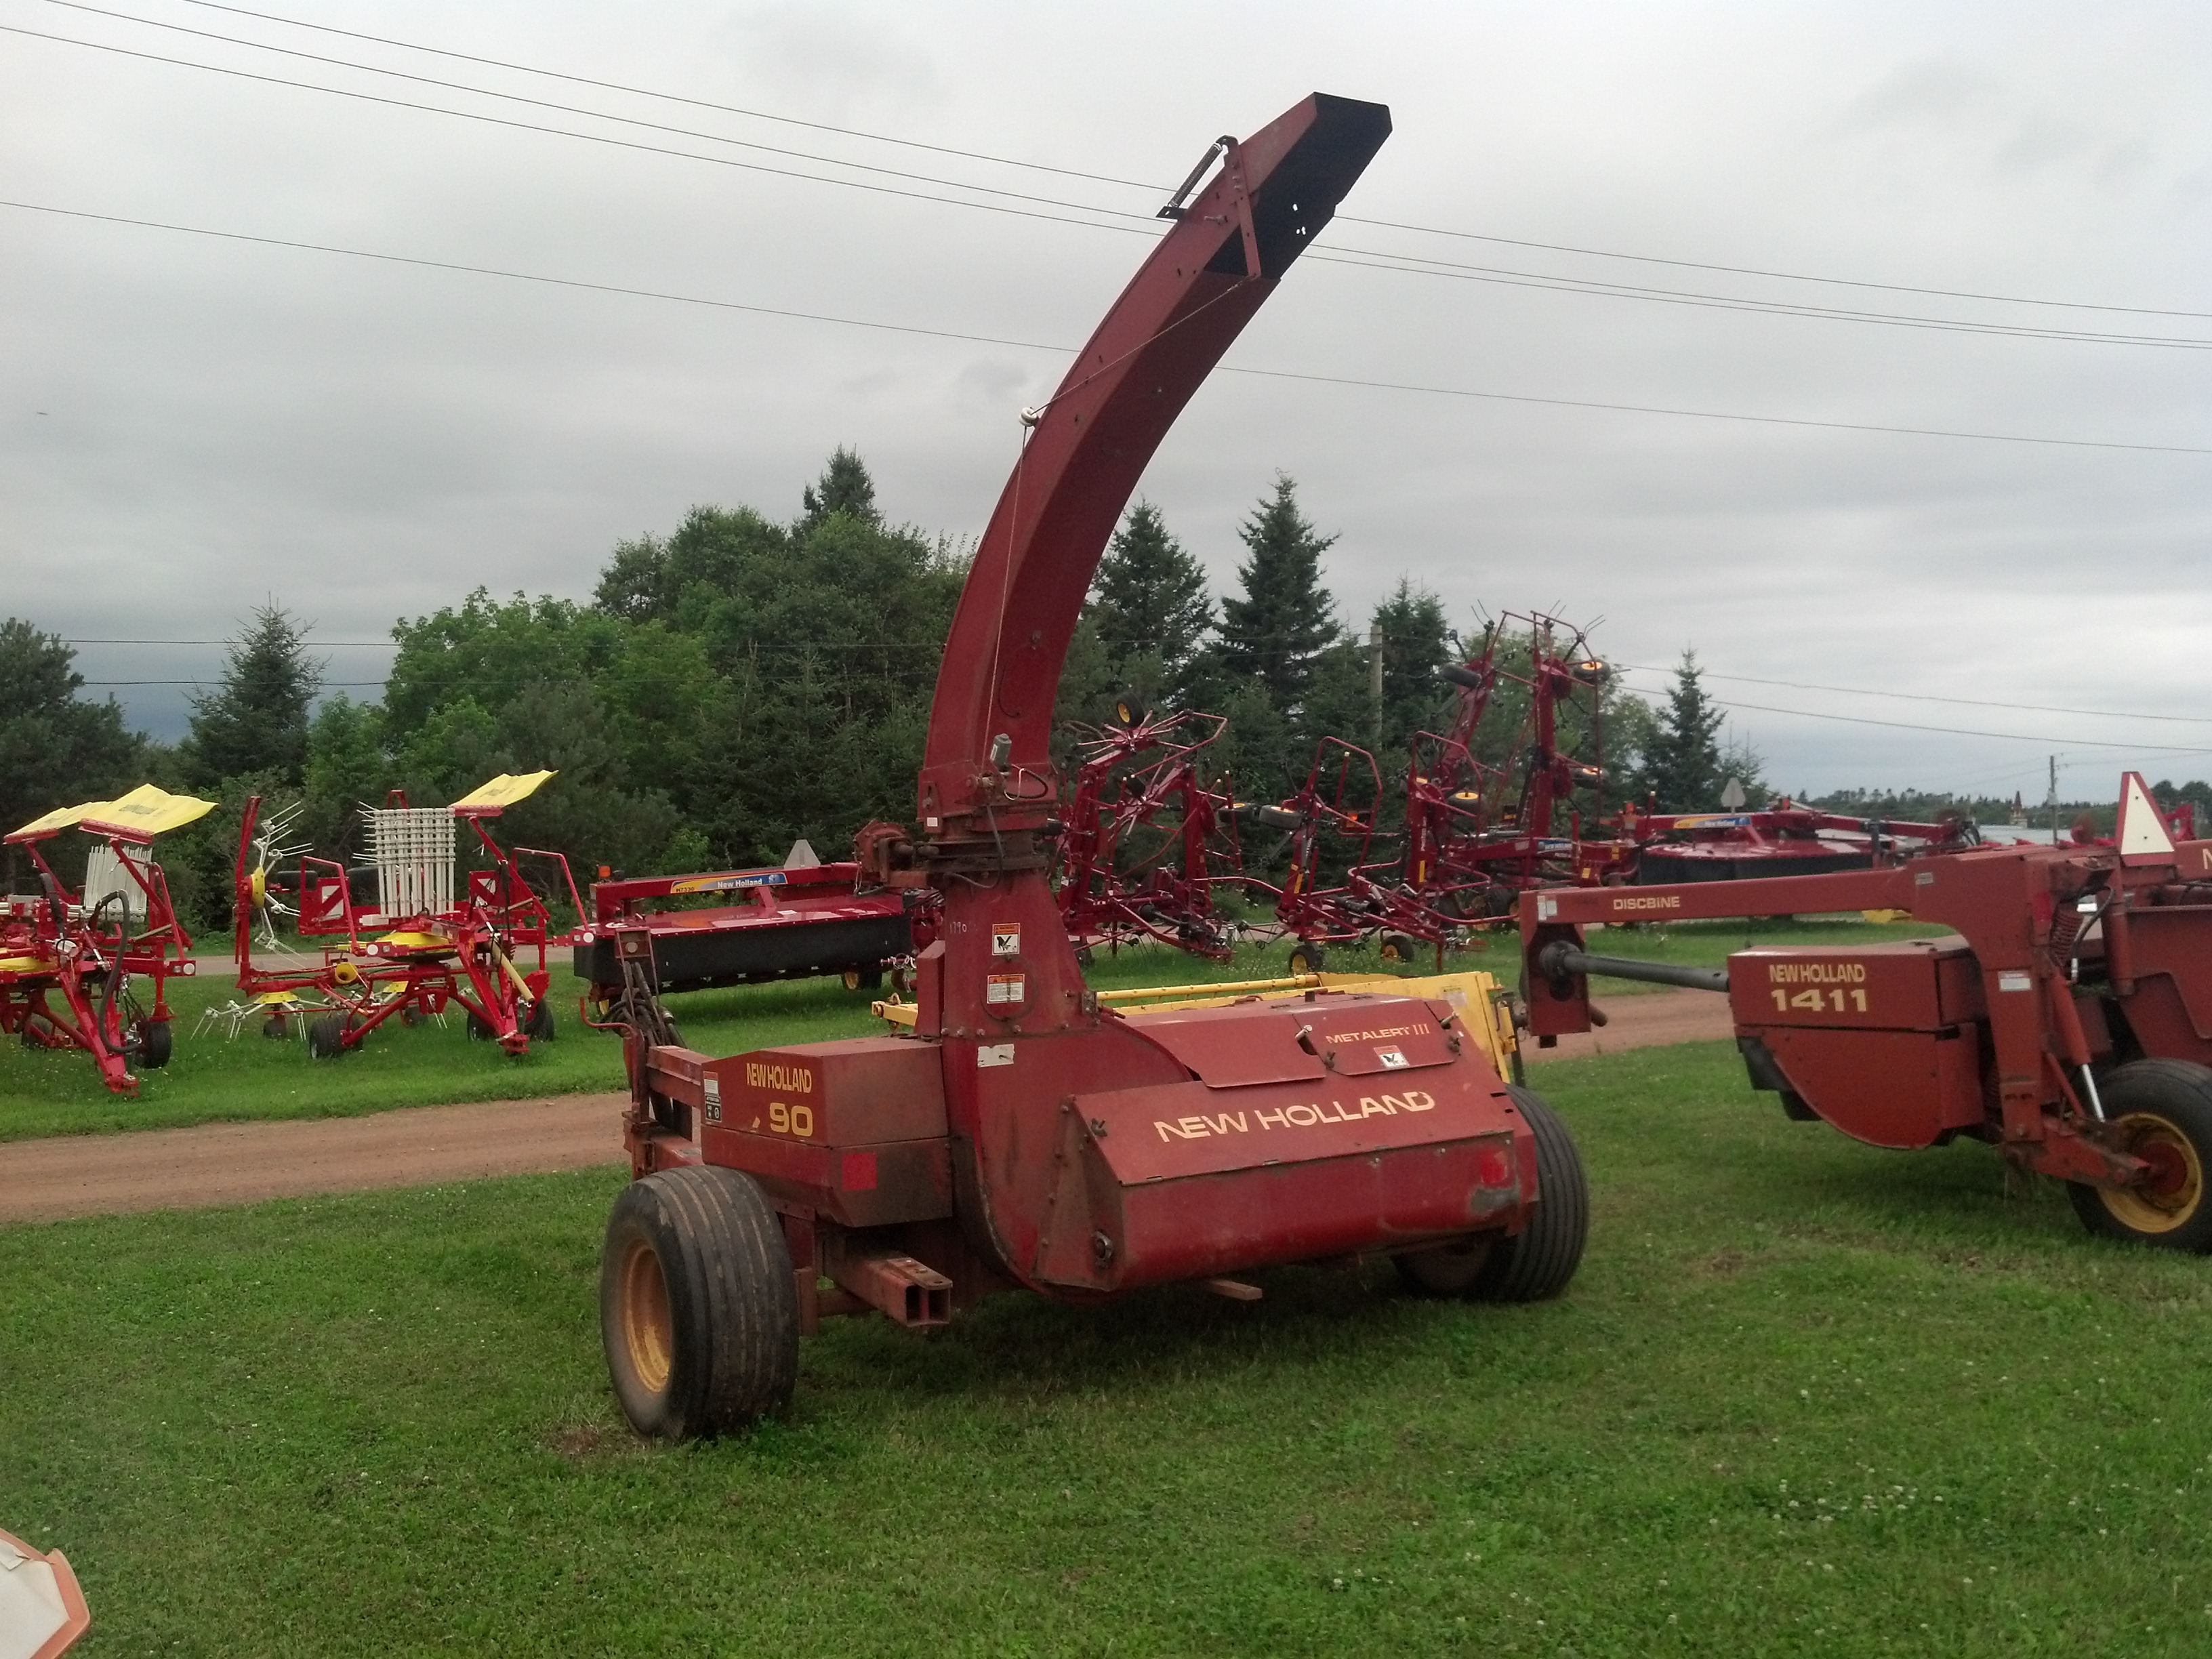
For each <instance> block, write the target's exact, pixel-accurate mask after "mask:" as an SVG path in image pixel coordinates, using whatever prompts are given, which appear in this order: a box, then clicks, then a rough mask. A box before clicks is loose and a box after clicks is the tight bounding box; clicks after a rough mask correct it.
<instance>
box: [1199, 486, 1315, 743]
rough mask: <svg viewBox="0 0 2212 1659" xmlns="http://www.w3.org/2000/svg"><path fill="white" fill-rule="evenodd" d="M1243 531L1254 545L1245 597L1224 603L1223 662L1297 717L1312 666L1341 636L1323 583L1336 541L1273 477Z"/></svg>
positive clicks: (1243, 579)
mask: <svg viewBox="0 0 2212 1659" xmlns="http://www.w3.org/2000/svg"><path fill="white" fill-rule="evenodd" d="M1238 534H1239V535H1240V536H1242V537H1243V542H1244V545H1245V546H1246V547H1247V548H1248V549H1249V550H1251V555H1252V556H1251V558H1250V559H1249V560H1248V561H1247V562H1245V563H1243V564H1242V565H1239V566H1238V567H1237V580H1238V581H1239V582H1240V583H1241V584H1242V586H1243V589H1244V596H1243V598H1242V599H1233V598H1232V599H1224V600H1223V601H1222V602H1221V641H1220V645H1219V647H1218V657H1219V659H1220V663H1221V666H1222V668H1223V669H1224V671H1225V672H1226V673H1228V674H1229V675H1230V676H1231V678H1257V679H1258V680H1259V681H1260V683H1261V684H1262V685H1264V686H1266V687H1267V696H1268V699H1269V700H1270V701H1271V702H1273V704H1274V705H1275V708H1276V709H1277V711H1278V712H1279V713H1280V714H1284V715H1285V716H1286V717H1293V718H1294V717H1295V716H1297V714H1299V713H1300V711H1302V710H1303V709H1304V706H1305V701H1306V695H1307V693H1308V692H1309V691H1310V690H1311V689H1312V685H1313V678H1314V668H1315V665H1316V662H1317V661H1318V660H1319V659H1320V657H1321V655H1322V653H1323V652H1324V651H1326V650H1328V647H1330V646H1331V645H1332V644H1334V642H1335V641H1336V638H1337V631H1338V630H1337V623H1336V617H1335V614H1334V613H1335V608H1336V607H1335V601H1334V600H1333V599H1330V597H1329V595H1328V592H1327V591H1326V590H1324V589H1323V588H1322V585H1321V556H1322V554H1323V553H1325V552H1327V551H1328V550H1329V548H1330V547H1332V546H1334V544H1335V542H1336V538H1335V537H1334V536H1323V535H1322V534H1320V533H1319V532H1317V531H1316V530H1315V529H1314V527H1313V526H1312V525H1311V524H1310V522H1308V520H1307V519H1306V516H1305V515H1304V513H1301V512H1299V511H1298V501H1297V484H1296V483H1294V482H1293V481H1292V480H1291V477H1289V475H1288V474H1286V473H1277V474H1276V475H1275V489H1274V493H1273V495H1272V496H1263V497H1262V498H1261V501H1260V505H1259V506H1258V507H1256V508H1255V509H1254V511H1253V513H1252V516H1251V517H1250V518H1249V519H1248V520H1246V521H1245V523H1244V525H1243V528H1242V530H1240V531H1239V532H1238Z"/></svg>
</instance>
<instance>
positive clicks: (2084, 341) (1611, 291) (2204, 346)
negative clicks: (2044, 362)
mask: <svg viewBox="0 0 2212 1659" xmlns="http://www.w3.org/2000/svg"><path fill="white" fill-rule="evenodd" d="M1347 254H1356V255H1358V256H1360V257H1358V258H1346V257H1345V256H1346V255H1347ZM1306 258H1310V259H1320V260H1323V261H1326V262H1327V263H1328V264H1342V265H1357V266H1359V267H1360V268H1361V269H1363V270H1396V271H1401V272H1403V273H1405V274H1406V275H1407V276H1436V277H1442V278H1445V279H1448V280H1451V281H1456V282H1464V283H1489V284H1492V286H1495V287H1499V288H1539V289H1550V290H1551V291H1552V292H1553V293H1555V294H1581V295H1589V296H1591V297H1593V298H1601V299H1611V300H1638V301H1644V303H1646V304H1651V305H1674V306H1690V307H1696V308H1698V309H1699V310H1705V311H1746V312H1754V313H1759V314H1760V315H1763V316H1769V317H1800V318H1805V319H1810V320H1813V321H1818V322H1839V323H1865V324H1871V325H1877V326H1881V327H1885V328H1912V329H1923V330H1929V331H1936V332H1938V333H1945V334H1989V335H1996V336H1998V337H2002V338H2007V339H2019V340H2061V341H2069V342H2071V343H2075V344H2077V345H2129V346H2155V347H2160V348H2163V349H2168V350H2182V351H2203V350H2208V349H2212V339H2202V338H2197V337H2192V336H2188V335H2163V334H2113V333H2107V332H2099V331H2093V330H2089V329H2066V328H2039V327H2036V326H2034V325H2029V324H2022V323H1996V322H1975V321H1972V320H1971V319H1965V318H1955V317H1917V316H1912V315H1909V314H1907V313H1900V312H1881V311H1850V310H1845V309H1844V308H1842V307H1836V306H1810V305H1802V304H1798V303H1796V302H1795V301H1784V300H1754V299H1748V298H1744V297H1741V296H1739V295H1724V294H1698V293H1692V292H1690V291H1688V290H1686V289H1653V288H1638V287H1635V286H1633V285H1631V284H1628V283H1602V282H1598V281H1596V280H1595V279H1589V278H1583V277H1574V276H1551V275H1548V274H1547V273H1542V272H1536V271H1518V270H1504V269H1499V268H1496V267H1485V266H1480V265H1455V264H1449V262H1448V261H1443V260H1425V261H1422V262H1420V263H1419V264H1413V263H1408V262H1407V256H1403V255H1397V254H1378V253H1376V252H1374V251H1373V250H1372V249H1368V248H1348V247H1346V246H1342V245H1341V244H1339V243H1323V244H1322V245H1321V246H1318V247H1316V249H1315V250H1314V251H1313V252H1310V253H1308V254H1307V255H1306Z"/></svg>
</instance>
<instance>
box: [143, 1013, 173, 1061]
mask: <svg viewBox="0 0 2212 1659" xmlns="http://www.w3.org/2000/svg"><path fill="white" fill-rule="evenodd" d="M176 1048H177V1034H176V1032H175V1031H174V1030H171V1029H170V1025H169V1022H168V1021H167V1020H166V1019H145V1020H141V1021H139V1022H138V1063H139V1064H140V1065H141V1066H145V1067H146V1068H147V1069H148V1070H149V1071H156V1072H158V1071H159V1070H161V1067H162V1066H167V1064H168V1063H169V1056H170V1055H171V1054H174V1053H175V1052H176Z"/></svg>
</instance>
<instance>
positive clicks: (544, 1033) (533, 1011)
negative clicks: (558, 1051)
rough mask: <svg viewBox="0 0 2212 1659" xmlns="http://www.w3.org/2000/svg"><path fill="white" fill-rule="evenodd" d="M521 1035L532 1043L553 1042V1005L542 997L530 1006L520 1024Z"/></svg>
mask: <svg viewBox="0 0 2212 1659" xmlns="http://www.w3.org/2000/svg"><path fill="white" fill-rule="evenodd" d="M522 1035H523V1036H526V1037H528V1038H529V1039H530V1040H531V1041H532V1042H552V1041H553V1005H552V1004H551V1003H550V1002H549V1001H547V1000H545V999H544V997H540V998H538V1000H537V1001H535V1002H533V1003H532V1004H531V1005H530V1013H529V1016H528V1018H526V1019H525V1020H524V1021H523V1022H522Z"/></svg>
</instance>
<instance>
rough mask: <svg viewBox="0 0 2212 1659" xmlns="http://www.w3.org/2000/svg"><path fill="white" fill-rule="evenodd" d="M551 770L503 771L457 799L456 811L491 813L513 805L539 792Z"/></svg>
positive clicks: (455, 803)
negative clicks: (539, 787)
mask: <svg viewBox="0 0 2212 1659" xmlns="http://www.w3.org/2000/svg"><path fill="white" fill-rule="evenodd" d="M552 775H553V774H551V773H550V772H523V773H513V772H502V773H501V774H500V775H498V776H497V777H495V778H494V779H492V780H491V781H490V782H489V783H480V784H478V785H477V787H475V788H473V789H471V790H470V791H469V793H467V794H465V795H464V796H462V797H461V798H460V799H459V800H457V801H455V802H454V803H453V811H456V812H483V813H491V812H497V811H502V810H504V809H505V808H507V807H509V806H512V805H514V804H515V802H517V801H519V800H527V799H530V797H531V796H532V795H533V794H535V793H538V786H539V785H541V784H543V783H544V781H545V780H546V779H548V778H550V777H551V776H552Z"/></svg>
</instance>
